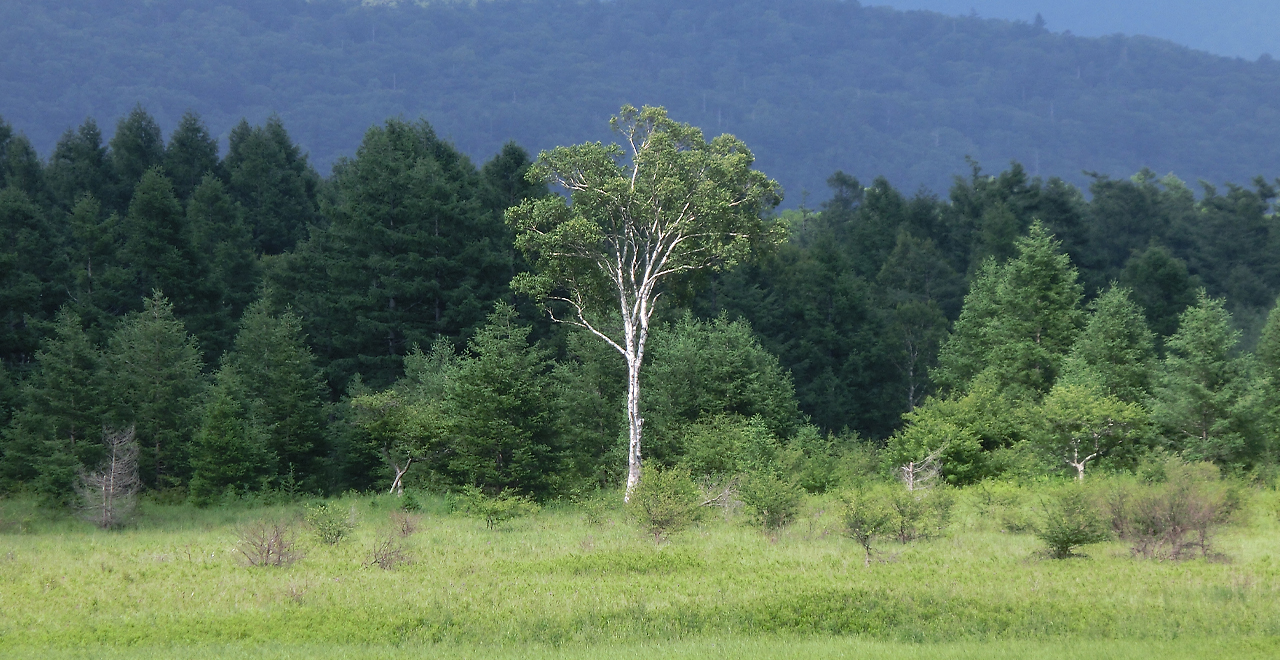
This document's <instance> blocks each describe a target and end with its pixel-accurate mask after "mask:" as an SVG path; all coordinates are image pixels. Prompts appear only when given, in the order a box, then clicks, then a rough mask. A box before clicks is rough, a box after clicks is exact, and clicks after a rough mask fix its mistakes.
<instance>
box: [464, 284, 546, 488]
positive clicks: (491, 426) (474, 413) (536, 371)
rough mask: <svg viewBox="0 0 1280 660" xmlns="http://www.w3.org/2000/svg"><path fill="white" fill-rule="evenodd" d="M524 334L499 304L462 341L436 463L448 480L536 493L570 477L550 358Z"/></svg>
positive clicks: (513, 316) (511, 314)
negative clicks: (444, 440)
mask: <svg viewBox="0 0 1280 660" xmlns="http://www.w3.org/2000/svg"><path fill="white" fill-rule="evenodd" d="M528 335H529V328H528V327H523V326H520V325H518V324H517V323H516V314H515V310H514V309H512V308H511V307H509V306H507V305H505V304H499V305H498V306H497V307H496V308H495V310H494V312H493V314H491V315H490V317H489V323H488V324H487V325H485V326H483V327H482V328H481V329H480V330H479V331H477V332H476V334H475V336H474V337H472V339H471V341H470V342H469V343H468V348H469V351H470V355H469V356H468V357H466V358H465V359H463V361H462V363H461V365H460V367H459V371H458V375H457V378H456V379H455V380H453V381H452V386H451V387H450V389H449V392H448V395H447V396H448V403H447V406H448V411H449V416H450V417H451V421H450V422H449V429H450V436H451V437H452V441H451V442H450V447H449V448H450V451H449V452H448V454H447V457H446V458H445V459H444V465H443V466H442V468H443V471H444V472H445V473H446V474H448V475H450V476H451V477H452V479H453V481H454V483H457V484H462V485H472V486H477V487H479V488H481V489H482V490H484V491H486V492H488V493H491V494H493V493H499V492H502V491H506V490H516V491H520V492H523V493H527V494H531V495H535V496H538V497H546V496H549V495H551V494H553V493H554V492H555V491H556V490H557V489H559V488H563V487H565V486H568V485H570V484H565V483H563V481H564V479H563V477H564V475H563V474H562V473H563V471H564V465H563V462H564V454H565V449H566V448H565V447H564V446H563V445H562V444H561V440H562V436H561V434H560V433H559V432H558V428H557V426H558V424H557V420H556V419H555V415H554V412H555V410H554V407H553V401H552V400H551V397H550V396H549V394H550V392H549V391H548V385H549V378H548V374H549V373H550V371H551V367H552V363H551V360H550V359H549V356H548V355H547V353H546V352H545V351H544V350H542V349H539V348H536V347H533V346H530V345H529V344H528Z"/></svg>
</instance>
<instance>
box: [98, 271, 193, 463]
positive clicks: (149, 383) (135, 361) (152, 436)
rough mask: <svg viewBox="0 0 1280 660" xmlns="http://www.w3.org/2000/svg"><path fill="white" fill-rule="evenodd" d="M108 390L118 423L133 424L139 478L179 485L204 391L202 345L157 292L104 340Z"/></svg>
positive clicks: (120, 424) (120, 425) (171, 306)
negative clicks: (137, 454) (135, 434)
mask: <svg viewBox="0 0 1280 660" xmlns="http://www.w3.org/2000/svg"><path fill="white" fill-rule="evenodd" d="M106 361H107V365H108V373H109V374H110V375H109V377H108V383H107V386H106V388H107V392H109V394H110V397H111V398H110V403H111V404H112V408H113V410H112V412H111V415H112V416H113V417H114V418H115V419H116V420H117V421H118V423H117V424H116V426H119V427H123V426H127V425H129V424H136V425H137V437H138V442H139V443H140V444H141V446H142V452H141V458H140V463H141V466H142V468H141V469H142V479H143V483H145V484H146V485H147V486H149V487H151V488H165V487H170V486H175V485H180V484H182V483H183V482H184V481H185V480H186V478H187V476H188V475H189V469H188V468H189V465H188V454H189V452H188V450H189V446H190V442H191V437H192V435H193V433H194V431H195V429H196V426H197V424H198V421H199V411H200V409H199V405H198V404H199V399H200V396H201V395H202V393H203V390H204V379H203V377H202V375H201V360H200V350H199V348H198V346H197V345H196V341H195V338H194V337H192V336H190V335H188V334H187V331H186V328H185V327H183V324H182V321H180V320H178V319H177V318H176V317H175V316H174V310H173V305H172V304H171V303H170V302H169V301H168V300H167V299H166V298H165V297H164V296H162V295H160V294H159V293H158V292H157V293H155V294H153V295H152V297H150V298H147V299H146V300H144V301H143V309H142V311H141V312H136V313H133V314H129V315H128V316H126V317H125V318H124V319H123V320H122V321H121V322H120V324H119V325H118V326H117V327H116V329H115V331H114V332H113V333H112V335H111V340H110V342H109V343H108V348H107V356H106Z"/></svg>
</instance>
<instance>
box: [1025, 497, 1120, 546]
mask: <svg viewBox="0 0 1280 660" xmlns="http://www.w3.org/2000/svg"><path fill="white" fill-rule="evenodd" d="M1042 507H1043V508H1042V517H1041V519H1040V523H1039V524H1038V525H1037V526H1036V530H1035V532H1036V537H1037V538H1039V539H1040V540H1041V541H1043V542H1044V544H1045V545H1046V546H1048V548H1047V549H1048V553H1049V556H1050V557H1053V558H1054V559H1067V558H1070V557H1076V556H1079V555H1077V554H1076V552H1075V550H1076V548H1078V547H1080V546H1082V545H1091V544H1094V543H1101V542H1103V541H1105V540H1107V539H1108V538H1110V536H1111V533H1110V530H1108V529H1107V525H1106V522H1105V521H1104V520H1103V517H1102V514H1101V512H1100V511H1099V507H1098V503H1097V502H1096V501H1094V498H1093V497H1091V496H1090V494H1089V493H1088V492H1087V491H1085V490H1084V489H1083V488H1081V487H1079V486H1076V487H1069V488H1065V489H1063V491H1062V492H1061V493H1059V494H1058V495H1056V496H1055V497H1053V498H1052V499H1051V500H1050V501H1049V502H1046V503H1045V504H1043V505H1042Z"/></svg>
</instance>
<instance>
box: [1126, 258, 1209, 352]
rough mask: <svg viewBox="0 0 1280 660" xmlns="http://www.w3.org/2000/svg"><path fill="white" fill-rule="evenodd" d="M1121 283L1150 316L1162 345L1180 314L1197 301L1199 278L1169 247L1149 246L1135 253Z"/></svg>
mask: <svg viewBox="0 0 1280 660" xmlns="http://www.w3.org/2000/svg"><path fill="white" fill-rule="evenodd" d="M1120 283H1121V284H1123V285H1124V286H1126V287H1128V288H1129V289H1130V290H1131V291H1132V298H1133V301H1134V302H1135V303H1137V304H1138V306H1139V307H1141V308H1142V311H1143V313H1145V314H1146V317H1147V325H1148V326H1149V327H1150V328H1151V330H1152V331H1153V332H1155V333H1156V336H1157V341H1158V342H1160V344H1161V345H1163V340H1164V338H1165V337H1168V336H1169V335H1172V334H1173V333H1174V332H1175V331H1177V329H1178V317H1179V316H1180V315H1181V314H1182V312H1183V310H1185V309H1187V308H1188V307H1190V306H1191V305H1194V304H1195V302H1196V290H1197V289H1198V288H1199V286H1200V285H1199V283H1198V281H1197V280H1196V279H1195V278H1194V277H1192V276H1191V275H1190V274H1188V272H1187V264H1186V263H1185V262H1183V261H1182V260H1181V259H1178V258H1177V257H1174V256H1173V255H1172V254H1171V253H1170V252H1169V250H1167V249H1165V248H1163V247H1161V246H1159V245H1151V246H1148V247H1147V248H1146V249H1145V250H1143V251H1142V252H1135V253H1134V255H1133V256H1132V257H1130V258H1129V261H1128V262H1126V263H1125V265H1124V271H1123V272H1121V274H1120Z"/></svg>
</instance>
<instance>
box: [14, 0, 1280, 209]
mask: <svg viewBox="0 0 1280 660" xmlns="http://www.w3.org/2000/svg"><path fill="white" fill-rule="evenodd" d="M406 4H407V3H406ZM1052 27H1054V28H1062V27H1065V26H1058V25H1054V26H1052ZM0 44H2V45H3V47H2V48H0V71H3V75H0V116H3V117H4V118H5V119H6V120H7V121H8V122H9V123H10V124H12V125H13V126H15V127H18V128H20V129H21V130H23V131H25V133H26V134H27V136H28V137H29V138H30V139H31V141H32V142H33V144H35V146H36V147H37V149H38V150H39V151H40V152H41V153H42V154H46V155H47V154H48V153H50V152H51V151H52V148H53V145H54V143H55V142H56V141H57V140H58V138H59V136H60V135H61V134H62V133H63V132H64V131H65V130H67V129H68V128H71V127H74V126H78V125H79V124H80V123H81V122H82V121H83V120H84V118H85V117H86V116H90V115H92V116H95V117H97V118H98V119H99V120H101V121H102V122H103V124H104V126H109V125H111V124H113V123H114V121H115V119H116V118H119V117H122V116H124V115H125V114H127V113H128V112H129V110H130V109H132V108H133V107H134V106H135V104H138V103H141V104H142V105H143V106H144V107H145V108H146V109H147V110H148V111H149V112H150V113H151V114H152V115H154V116H155V117H156V118H157V120H158V121H159V123H160V125H161V126H162V127H163V128H164V129H165V131H166V132H168V131H170V130H172V129H173V128H174V127H176V125H177V123H178V120H179V118H180V116H181V115H182V113H183V112H184V111H186V110H188V109H190V110H194V111H196V112H198V113H200V115H201V116H202V117H204V119H205V120H206V121H207V122H208V124H209V127H210V129H211V130H212V132H213V134H214V136H215V137H218V138H220V139H221V141H222V144H223V145H226V144H227V139H228V138H229V135H230V131H231V129H232V127H233V126H234V125H235V124H236V123H237V122H238V121H239V120H240V119H241V118H242V117H247V118H248V119H249V120H250V121H252V122H254V123H259V122H261V121H263V120H265V119H266V118H267V117H268V116H269V115H270V114H271V113H278V114H279V115H280V116H281V117H282V119H283V120H284V122H285V123H286V124H287V125H288V126H289V129H290V131H291V133H292V134H293V136H294V137H295V138H296V139H297V141H298V143H299V144H300V145H301V146H302V148H303V150H304V151H307V152H309V153H310V156H311V162H312V163H313V164H315V165H317V166H318V167H319V168H320V170H321V172H327V170H328V168H329V165H330V164H331V163H333V162H334V161H335V160H336V159H337V158H338V157H339V156H341V155H349V154H351V153H352V152H353V151H354V149H355V146H356V145H357V144H358V143H359V142H360V136H361V134H362V133H363V132H364V131H365V129H366V128H367V127H368V126H370V125H372V124H374V123H377V122H380V121H382V120H383V119H385V118H386V117H389V116H396V115H402V116H404V117H405V118H408V119H416V118H418V117H424V118H426V119H428V120H429V121H430V122H431V123H432V125H433V126H435V127H436V128H437V130H438V131H439V132H440V134H441V136H443V137H447V138H449V139H451V140H452V141H453V142H454V143H455V144H456V145H457V146H458V147H459V148H460V149H461V150H462V151H463V152H464V153H468V154H470V155H471V156H472V157H473V158H475V159H477V160H479V159H482V158H487V157H488V156H489V155H491V154H493V153H495V152H496V151H498V149H499V148H500V146H501V145H502V144H503V143H504V142H505V141H507V140H510V139H515V140H516V141H518V142H519V143H521V144H522V145H524V146H525V147H527V148H529V149H532V150H534V151H536V150H538V149H542V148H546V147H550V146H553V145H556V144H570V143H575V142H581V141H583V140H588V139H605V138H607V126H606V121H605V120H606V119H607V117H608V116H609V114H610V113H611V112H613V111H616V109H617V108H618V106H619V105H620V104H621V103H623V102H630V103H635V104H646V103H647V104H654V105H664V106H666V107H667V108H668V109H669V110H670V111H671V114H672V116H673V117H675V118H677V119H680V120H682V121H688V122H691V123H693V124H696V125H699V126H702V127H703V128H704V129H706V130H707V131H708V132H713V133H714V132H723V131H727V132H732V133H734V134H736V135H738V136H739V137H741V138H742V139H744V140H745V141H746V142H747V143H748V144H750V145H752V147H753V149H754V150H755V151H756V153H757V156H758V157H759V161H758V162H759V165H760V167H761V168H762V169H763V170H764V171H765V172H767V173H769V174H770V175H771V176H774V177H776V178H777V179H778V180H779V181H780V182H781V183H782V184H783V186H784V187H785V188H786V190H787V192H788V201H787V204H788V205H790V206H794V205H797V204H799V203H800V202H802V201H803V195H802V191H806V190H807V191H810V192H812V193H813V195H814V196H815V197H820V196H822V195H823V191H824V190H825V185H824V181H825V179H826V177H827V176H828V175H829V174H830V173H831V172H832V171H834V170H836V169H843V170H845V171H847V172H849V173H851V174H854V175H856V176H859V177H861V178H862V179H863V180H871V179H872V178H873V177H875V176H878V175H884V176H886V177H887V178H888V179H889V180H890V181H893V182H894V184H895V185H896V186H898V187H899V188H904V189H907V190H914V189H916V188H917V187H919V186H921V185H923V186H927V187H929V188H931V189H933V190H944V189H946V188H947V187H949V185H950V183H951V179H952V177H953V176H954V175H955V174H956V173H957V172H963V171H965V170H966V169H967V166H966V165H965V162H964V158H965V156H972V157H973V158H975V159H976V160H978V161H980V162H982V163H984V164H987V165H988V166H990V167H1003V166H1004V165H1005V164H1006V163H1008V162H1009V161H1010V160H1012V159H1016V160H1018V161H1020V162H1022V163H1025V164H1026V167H1027V169H1028V173H1029V174H1031V175H1033V176H1034V175H1044V176H1049V175H1060V176H1063V177H1065V178H1066V179H1067V180H1069V181H1071V182H1073V183H1076V184H1086V183H1087V181H1088V180H1087V179H1086V178H1085V177H1084V176H1083V175H1082V174H1081V171H1082V170H1084V169H1088V170H1093V171H1098V172H1101V173H1104V174H1109V175H1113V176H1128V175H1129V174H1132V173H1133V172H1135V171H1137V170H1138V169H1140V168H1142V167H1150V168H1152V169H1153V170H1154V171H1156V172H1159V173H1165V172H1171V171H1172V172H1175V173H1177V174H1178V175H1179V176H1180V177H1181V178H1183V179H1184V180H1189V181H1194V180H1196V179H1201V178H1203V179H1206V180H1209V181H1213V182H1222V181H1227V180H1230V181H1248V180H1250V179H1251V178H1252V177H1254V176H1255V175H1259V174H1263V175H1267V176H1273V175H1275V174H1277V173H1278V172H1280V158H1277V155H1276V150H1275V148H1274V145H1275V144H1277V143H1280V122H1277V121H1276V119H1277V117H1280V63H1277V62H1274V61H1271V60H1270V59H1267V58H1264V59H1262V60H1260V61H1257V62H1246V61H1242V60H1235V59H1228V58H1220V57H1214V56H1210V55H1207V54H1204V53H1200V52H1194V51H1192V50H1190V49H1187V48H1184V47H1181V46H1178V45H1175V44H1173V43H1169V42H1165V41H1160V40H1155V39H1151V38H1143V37H1133V38H1123V37H1105V38H1098V39H1091V38H1079V37H1073V36H1064V35H1062V34H1056V33H1052V32H1049V31H1047V30H1045V29H1044V28H1041V27H1037V26H1036V25H1033V24H1030V23H1020V22H1007V21H998V20H985V19H978V18H954V17H948V16H943V15H940V14H932V13H926V12H906V13H904V12H897V11H894V10H891V9H888V8H881V7H863V6H861V5H860V4H859V3H858V2H853V1H850V2H837V1H833V0H681V1H678V2H677V1H675V0H617V1H614V2H591V1H569V0H528V1H524V0H498V1H494V2H479V3H451V2H450V3H443V2H442V3H437V4H433V5H429V6H426V7H421V6H416V5H411V4H408V6H400V7H388V6H378V7H366V6H361V5H357V4H354V3H352V2H348V1H340V0H316V1H313V2H305V1H303V0H276V1H272V2H267V1H265V0H233V1H230V2H227V1H223V2H214V1H212V0H194V1H183V2H178V1H176V0H155V1H150V2H127V3H104V2H98V1H91V0H59V1H57V2H55V1H52V0H36V1H33V2H22V3H18V2H10V3H3V4H0ZM108 137H109V136H108Z"/></svg>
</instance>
